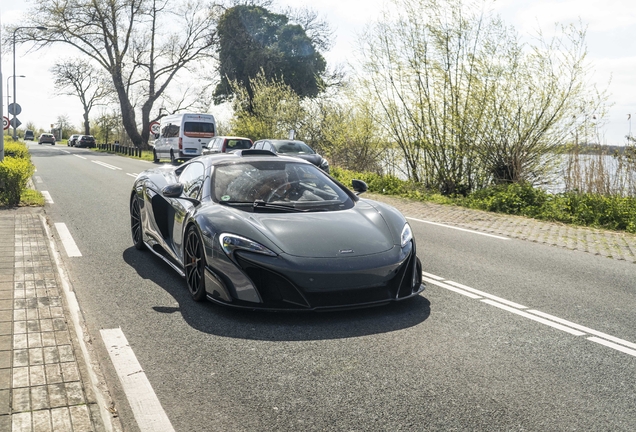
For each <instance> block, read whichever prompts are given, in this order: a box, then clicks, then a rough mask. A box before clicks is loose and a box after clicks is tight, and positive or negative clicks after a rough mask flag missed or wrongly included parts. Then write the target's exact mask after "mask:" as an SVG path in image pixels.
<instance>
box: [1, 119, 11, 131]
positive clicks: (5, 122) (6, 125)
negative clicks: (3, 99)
mask: <svg viewBox="0 0 636 432" xmlns="http://www.w3.org/2000/svg"><path fill="white" fill-rule="evenodd" d="M2 129H4V130H7V129H9V117H4V116H3V117H2Z"/></svg>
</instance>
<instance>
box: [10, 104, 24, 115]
mask: <svg viewBox="0 0 636 432" xmlns="http://www.w3.org/2000/svg"><path fill="white" fill-rule="evenodd" d="M14 108H15V109H14ZM14 111H15V112H14ZM21 112H22V107H21V106H20V104H17V103H10V104H9V114H11V115H20V113H21Z"/></svg>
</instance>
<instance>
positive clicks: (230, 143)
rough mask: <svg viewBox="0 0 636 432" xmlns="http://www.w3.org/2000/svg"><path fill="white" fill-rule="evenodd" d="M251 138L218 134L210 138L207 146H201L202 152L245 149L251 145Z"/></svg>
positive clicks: (224, 151)
mask: <svg viewBox="0 0 636 432" xmlns="http://www.w3.org/2000/svg"><path fill="white" fill-rule="evenodd" d="M252 144H253V142H252V140H251V139H249V138H243V137H233V136H219V137H215V138H212V140H211V141H210V142H209V143H208V146H207V147H204V148H203V154H211V153H227V152H231V151H234V150H247V149H248V148H251V147H252Z"/></svg>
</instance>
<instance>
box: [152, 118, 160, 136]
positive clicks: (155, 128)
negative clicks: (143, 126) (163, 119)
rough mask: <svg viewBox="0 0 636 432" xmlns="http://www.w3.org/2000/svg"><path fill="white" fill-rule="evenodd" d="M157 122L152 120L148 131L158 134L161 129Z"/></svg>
mask: <svg viewBox="0 0 636 432" xmlns="http://www.w3.org/2000/svg"><path fill="white" fill-rule="evenodd" d="M159 126H160V125H159V122H156V121H155V122H152V123H150V132H151V133H153V134H155V135H159V132H161V129H160V128H159Z"/></svg>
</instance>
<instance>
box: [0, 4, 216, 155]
mask: <svg viewBox="0 0 636 432" xmlns="http://www.w3.org/2000/svg"><path fill="white" fill-rule="evenodd" d="M215 14H216V8H215V7H214V6H212V5H209V4H207V3H205V1H204V0H184V1H181V2H178V3H175V2H174V1H171V2H170V4H169V2H168V0H68V1H64V2H60V1H57V0H34V3H33V7H32V9H31V10H30V11H29V14H28V16H29V22H30V23H31V24H32V25H33V26H43V27H46V28H47V30H46V31H40V30H37V29H35V28H32V27H29V28H22V29H21V31H19V32H16V33H15V34H16V41H17V42H19V43H20V42H35V47H36V48H43V47H47V46H50V45H52V44H65V45H69V46H72V47H74V48H76V49H77V50H78V51H79V52H81V53H83V54H85V55H87V56H88V57H90V58H91V59H92V60H94V61H95V62H96V64H98V65H100V66H101V67H102V68H103V69H104V70H105V71H107V73H108V74H109V75H110V77H111V79H112V83H113V87H114V90H115V92H116V94H117V97H118V99H119V104H120V110H121V115H122V123H123V126H124V128H125V130H126V133H127V134H128V136H129V137H130V139H131V141H132V142H133V143H134V145H135V146H142V145H144V146H145V145H147V143H148V137H149V134H150V131H149V125H150V116H151V111H152V109H153V105H154V103H155V102H156V101H157V99H158V98H160V97H161V95H162V94H164V92H166V90H167V89H168V87H169V85H170V84H171V83H172V82H173V80H174V79H175V77H176V76H177V74H178V73H179V72H180V71H182V70H187V69H188V67H189V66H190V65H191V64H193V63H196V62H197V61H199V60H202V59H204V58H207V57H209V56H211V54H212V53H211V49H210V48H211V47H212V46H213V44H214V40H215V28H216V26H215V25H214V22H215V20H214V16H215ZM16 28H17V27H16ZM12 33H13V29H12V28H11V27H10V28H9V29H8V31H7V32H5V35H6V34H12ZM135 101H138V104H139V105H140V107H139V108H140V114H141V131H139V129H138V126H139V125H138V124H137V120H136V112H135V108H136V106H135V103H134V102H135Z"/></svg>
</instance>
